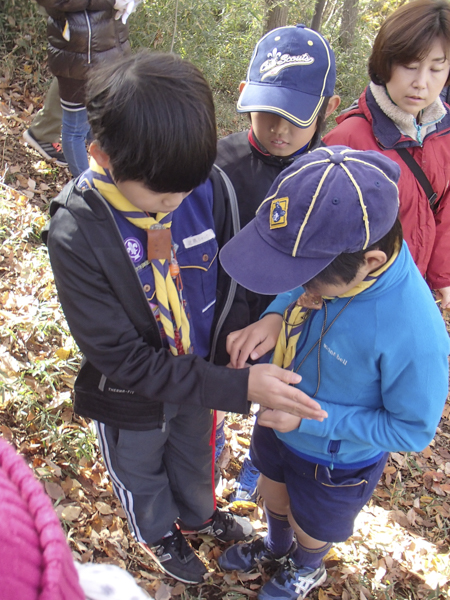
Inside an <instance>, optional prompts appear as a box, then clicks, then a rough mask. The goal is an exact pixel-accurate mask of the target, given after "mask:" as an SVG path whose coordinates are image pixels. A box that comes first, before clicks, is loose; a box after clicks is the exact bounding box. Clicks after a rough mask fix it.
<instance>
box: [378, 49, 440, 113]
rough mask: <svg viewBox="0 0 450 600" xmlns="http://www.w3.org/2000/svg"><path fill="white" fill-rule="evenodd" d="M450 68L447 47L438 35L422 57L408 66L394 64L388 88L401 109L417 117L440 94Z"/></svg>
mask: <svg viewBox="0 0 450 600" xmlns="http://www.w3.org/2000/svg"><path fill="white" fill-rule="evenodd" d="M449 69H450V63H449V61H448V59H447V58H446V55H445V50H444V46H443V44H442V42H441V40H440V39H438V38H437V39H436V40H435V41H434V42H433V44H432V45H431V48H430V51H429V53H428V54H427V56H426V57H425V58H424V59H423V60H421V61H416V62H412V63H410V64H408V65H394V66H393V67H392V72H391V78H390V80H389V82H388V83H387V84H386V89H387V91H388V94H389V96H390V98H391V100H392V101H393V102H394V103H395V104H396V105H397V106H398V107H399V108H401V109H402V110H404V111H405V112H407V113H409V114H410V115H413V116H414V117H417V116H418V114H419V113H420V111H421V110H423V109H424V108H426V107H427V106H430V104H432V103H433V102H434V101H435V100H436V98H437V97H438V96H439V94H440V93H441V91H442V88H443V87H444V85H445V82H446V81H447V78H448V74H449Z"/></svg>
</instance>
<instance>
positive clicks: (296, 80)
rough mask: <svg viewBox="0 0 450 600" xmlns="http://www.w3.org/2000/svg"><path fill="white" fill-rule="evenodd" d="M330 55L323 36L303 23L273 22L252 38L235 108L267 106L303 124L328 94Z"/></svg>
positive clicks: (331, 81) (331, 89) (247, 109)
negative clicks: (252, 46)
mask: <svg viewBox="0 0 450 600" xmlns="http://www.w3.org/2000/svg"><path fill="white" fill-rule="evenodd" d="M335 83H336V61H335V58H334V53H333V50H332V49H331V48H330V45H329V44H328V42H327V41H326V39H325V38H324V37H322V36H321V35H320V33H317V31H314V30H313V29H308V28H307V27H305V26H304V25H297V26H295V27H293V26H289V27H279V28H278V29H274V30H272V31H269V33H267V34H266V35H265V36H264V37H263V38H261V39H260V40H259V42H258V43H257V44H256V47H255V50H254V51H253V56H252V59H251V61H250V66H249V68H248V72H247V80H246V82H245V86H244V89H243V90H242V93H241V95H240V97H239V100H238V103H237V111H238V112H270V113H275V114H277V115H280V117H283V118H284V119H287V120H288V121H290V122H291V123H293V124H294V125H296V126H297V127H309V126H310V125H312V123H313V122H314V120H315V119H316V117H317V115H318V113H319V110H320V108H321V106H322V104H323V102H324V99H325V98H326V97H328V96H332V95H333V94H334V86H335Z"/></svg>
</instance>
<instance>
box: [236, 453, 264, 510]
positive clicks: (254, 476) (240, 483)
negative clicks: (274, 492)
mask: <svg viewBox="0 0 450 600" xmlns="http://www.w3.org/2000/svg"><path fill="white" fill-rule="evenodd" d="M258 477H259V471H258V469H257V468H256V467H254V466H253V463H252V461H251V459H250V457H249V456H247V457H246V458H245V459H244V462H243V463H242V467H241V470H240V471H239V475H238V476H237V477H236V482H235V484H234V492H232V493H231V494H230V496H229V502H236V500H244V501H249V502H254V501H255V500H256V495H257V492H258V489H257V484H258Z"/></svg>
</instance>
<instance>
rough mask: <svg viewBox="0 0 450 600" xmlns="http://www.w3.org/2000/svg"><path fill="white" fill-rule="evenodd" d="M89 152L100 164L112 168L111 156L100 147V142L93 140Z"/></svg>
mask: <svg viewBox="0 0 450 600" xmlns="http://www.w3.org/2000/svg"><path fill="white" fill-rule="evenodd" d="M89 152H90V154H91V156H92V158H93V159H94V160H95V162H96V163H97V164H98V165H100V166H101V167H103V168H104V169H111V163H110V160H109V156H108V154H106V152H104V151H103V150H102V149H101V148H100V146H99V145H98V142H96V141H94V142H92V144H91V145H90V146H89Z"/></svg>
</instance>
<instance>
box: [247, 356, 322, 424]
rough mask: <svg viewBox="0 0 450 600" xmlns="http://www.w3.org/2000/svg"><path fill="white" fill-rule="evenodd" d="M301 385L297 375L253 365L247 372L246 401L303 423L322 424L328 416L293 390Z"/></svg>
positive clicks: (276, 368) (312, 401)
mask: <svg viewBox="0 0 450 600" xmlns="http://www.w3.org/2000/svg"><path fill="white" fill-rule="evenodd" d="M300 381H301V377H300V375H298V374H297V373H293V372H292V371H285V370H284V369H282V368H281V367H277V366H276V365H270V364H262V365H252V366H251V367H250V369H249V378H248V399H249V400H250V402H254V403H256V404H260V405H261V406H265V407H267V408H273V409H279V410H280V411H284V412H287V413H289V414H291V415H295V416H296V417H301V418H302V419H314V420H315V421H323V420H324V419H326V418H327V417H328V414H327V413H326V412H325V411H324V410H322V409H321V408H320V404H319V403H318V402H316V401H315V400H313V399H312V398H310V397H309V396H308V395H307V394H305V393H304V392H302V391H301V390H299V389H298V388H296V387H293V386H294V385H295V384H297V383H299V382H300Z"/></svg>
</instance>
